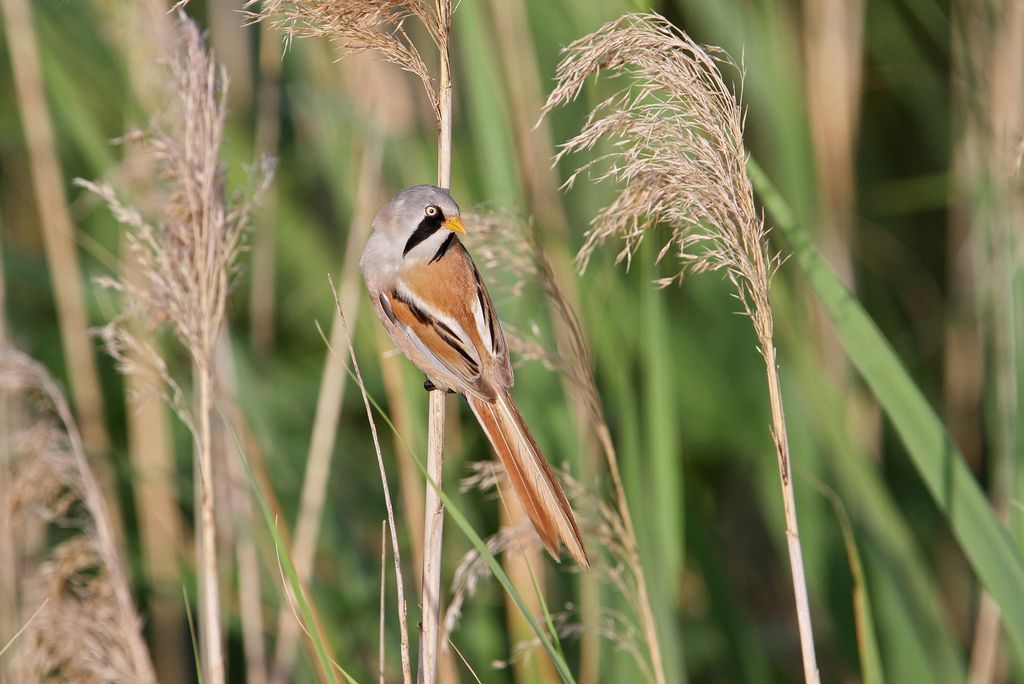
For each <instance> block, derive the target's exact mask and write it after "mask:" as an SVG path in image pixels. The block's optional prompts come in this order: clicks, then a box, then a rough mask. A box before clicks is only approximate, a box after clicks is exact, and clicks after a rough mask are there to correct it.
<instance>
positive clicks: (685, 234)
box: [543, 14, 819, 682]
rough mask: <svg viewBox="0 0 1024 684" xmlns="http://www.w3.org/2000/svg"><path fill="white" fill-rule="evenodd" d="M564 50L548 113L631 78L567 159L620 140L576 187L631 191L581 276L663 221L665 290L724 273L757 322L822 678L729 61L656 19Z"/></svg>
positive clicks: (806, 652) (604, 220)
mask: <svg viewBox="0 0 1024 684" xmlns="http://www.w3.org/2000/svg"><path fill="white" fill-rule="evenodd" d="M564 53H565V56H564V57H563V59H562V62H561V63H560V64H559V66H558V70H557V74H556V86H555V88H554V90H553V91H552V93H551V94H550V96H549V97H548V100H547V103H546V104H545V106H544V109H543V113H544V114H548V113H550V112H551V110H552V109H554V108H555V107H556V106H559V105H561V104H565V103H566V102H569V101H571V100H573V99H575V98H576V97H577V96H578V95H579V93H580V91H581V89H582V88H583V84H584V82H585V81H586V80H587V78H588V77H589V76H590V75H592V74H595V73H598V72H599V71H604V72H606V73H609V74H611V75H612V76H613V77H620V76H621V77H625V78H626V79H627V84H626V85H625V86H624V87H623V88H622V89H620V90H619V91H618V92H617V93H615V94H614V95H612V96H611V97H609V98H608V99H606V100H604V101H603V102H601V103H599V104H598V105H597V106H596V107H595V108H594V110H593V111H592V112H591V114H590V115H589V117H588V118H587V121H586V123H585V124H584V126H583V128H582V130H581V131H580V133H579V134H578V135H576V136H575V137H573V138H571V139H570V140H569V141H567V142H566V143H565V144H564V145H562V149H561V150H560V152H559V153H558V155H557V157H556V160H561V159H562V158H564V157H565V156H567V155H569V154H572V153H574V152H578V151H581V150H589V149H592V148H593V147H594V146H595V145H597V143H598V142H599V141H601V140H604V139H611V140H614V141H615V143H616V145H615V147H614V149H613V151H612V152H609V153H607V154H604V155H601V156H599V157H598V158H597V159H595V160H593V161H591V162H587V163H585V164H583V165H582V166H581V167H580V168H579V169H577V170H576V171H575V172H574V173H573V174H572V175H571V176H570V177H569V180H568V181H567V183H566V186H571V185H572V183H573V181H574V180H575V179H576V178H577V177H578V176H579V174H580V173H583V172H591V173H592V175H593V176H595V177H596V179H597V180H599V181H601V180H612V181H615V182H618V183H620V184H622V186H623V187H622V190H621V191H620V192H619V194H618V196H617V197H616V198H615V199H614V200H613V201H612V202H611V203H610V204H609V205H608V206H607V207H605V208H604V209H602V210H601V211H600V212H599V213H598V214H597V216H596V217H595V218H594V221H593V223H592V225H591V228H590V229H589V231H588V232H587V239H586V242H585V243H584V245H583V247H582V249H581V250H580V253H579V255H578V263H579V265H580V267H581V269H582V268H585V267H586V265H587V262H588V260H589V259H590V257H591V255H592V254H593V253H594V250H595V249H597V247H599V246H600V245H602V244H604V243H605V242H606V241H607V240H609V239H610V238H612V237H619V238H621V239H622V240H623V241H624V242H625V245H624V247H623V249H622V250H621V251H620V252H619V255H618V260H623V259H625V260H626V262H627V264H628V262H629V259H630V257H631V255H632V253H633V251H634V250H635V249H636V247H637V246H638V244H639V242H640V240H641V239H642V238H643V236H644V235H645V234H646V233H647V231H648V230H649V229H651V228H653V226H654V225H655V224H657V223H663V224H666V225H668V226H670V227H671V234H670V236H669V238H668V240H667V241H666V242H665V244H664V245H663V246H662V248H661V250H660V251H659V254H658V259H659V260H660V259H662V258H663V257H664V256H665V255H666V254H668V253H669V252H674V254H675V256H676V258H678V259H679V261H680V270H679V272H678V273H677V275H675V276H672V277H668V278H663V279H661V280H659V284H660V285H662V286H666V285H668V284H671V283H672V282H675V281H676V280H678V279H681V278H682V277H683V275H684V274H685V273H686V272H702V271H712V270H724V271H725V273H726V276H727V277H728V278H729V280H730V281H731V282H732V284H733V286H734V287H735V288H736V296H737V297H738V299H739V300H740V302H741V303H742V306H743V309H744V311H745V312H746V314H747V315H748V316H749V317H750V320H751V322H752V323H753V326H754V332H755V334H756V335H757V339H758V342H759V347H760V348H759V351H760V353H761V355H762V356H763V358H764V362H765V371H766V374H767V380H768V393H769V400H770V405H771V415H772V438H773V441H774V443H775V450H776V456H777V459H778V465H779V476H780V480H781V485H782V496H783V504H784V508H785V517H786V540H787V544H788V548H789V560H790V570H791V572H792V579H793V592H794V595H795V600H796V612H797V622H798V626H799V632H800V644H801V651H802V654H803V665H804V676H805V679H806V681H808V682H817V681H818V679H819V675H818V668H817V662H816V657H815V652H814V636H813V632H812V629H811V612H810V605H809V602H808V599H807V586H806V580H805V577H804V569H803V557H802V551H801V547H800V537H799V534H798V531H797V519H796V509H795V500H794V495H793V482H792V475H791V464H790V453H789V440H788V438H787V436H786V423H785V417H784V415H783V404H782V393H781V390H780V387H779V375H778V367H777V362H776V352H775V344H774V333H773V327H774V322H773V318H772V309H771V303H770V301H769V281H770V279H771V275H772V273H773V271H774V269H775V268H776V267H777V266H778V264H779V258H778V256H777V255H773V254H772V253H771V252H770V250H769V247H768V241H767V234H766V230H765V227H764V222H763V220H762V218H761V216H760V215H759V214H758V213H757V211H756V209H755V207H754V196H753V190H752V189H751V185H750V180H749V178H748V177H747V174H746V158H747V155H746V150H745V148H744V145H743V113H742V110H741V109H740V106H739V104H738V102H737V98H736V96H735V94H734V93H733V91H732V90H730V88H729V87H728V86H727V85H726V84H725V82H724V80H723V79H722V75H721V73H720V71H719V69H718V64H719V62H720V61H722V60H723V59H724V55H721V54H720V53H718V52H717V51H716V50H715V49H713V48H702V47H701V46H700V45H698V44H696V43H695V42H693V41H692V40H691V39H690V38H689V37H688V36H686V35H685V34H684V33H682V32H681V31H679V30H678V29H676V28H675V27H674V26H672V24H671V23H669V22H668V21H667V20H665V19H664V18H662V17H660V16H658V15H656V14H631V15H626V16H623V17H621V18H619V19H617V20H614V21H612V22H609V23H607V24H605V25H604V26H602V27H601V28H600V29H598V30H597V31H595V32H594V33H592V34H590V35H588V36H585V37H583V38H581V39H579V40H577V41H575V42H574V43H572V44H571V45H569V46H568V47H566V48H565V50H564ZM712 54H715V55H716V56H712ZM727 63H728V62H727Z"/></svg>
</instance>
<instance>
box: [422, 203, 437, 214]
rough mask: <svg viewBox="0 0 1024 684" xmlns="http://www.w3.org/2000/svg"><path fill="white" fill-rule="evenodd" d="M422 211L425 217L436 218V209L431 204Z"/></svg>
mask: <svg viewBox="0 0 1024 684" xmlns="http://www.w3.org/2000/svg"><path fill="white" fill-rule="evenodd" d="M424 211H425V212H426V214H427V216H437V207H435V206H434V205H433V204H431V205H430V206H429V207H427V208H426V209H424Z"/></svg>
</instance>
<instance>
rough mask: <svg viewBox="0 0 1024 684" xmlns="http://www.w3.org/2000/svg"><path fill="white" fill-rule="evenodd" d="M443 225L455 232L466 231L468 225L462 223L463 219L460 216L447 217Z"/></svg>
mask: <svg viewBox="0 0 1024 684" xmlns="http://www.w3.org/2000/svg"><path fill="white" fill-rule="evenodd" d="M441 225H442V226H444V227H445V228H447V229H448V230H450V231H452V232H453V233H465V232H466V226H464V225H462V219H461V218H460V217H458V216H452V217H451V218H447V219H445V220H444V223H442V224H441Z"/></svg>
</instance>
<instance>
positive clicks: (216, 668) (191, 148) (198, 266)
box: [77, 12, 272, 684]
mask: <svg viewBox="0 0 1024 684" xmlns="http://www.w3.org/2000/svg"><path fill="white" fill-rule="evenodd" d="M178 16H179V22H178V46H177V50H176V53H175V54H174V56H173V58H172V59H171V60H170V72H171V74H170V75H171V79H170V85H171V92H170V98H171V102H170V103H169V106H167V107H166V108H165V109H164V111H163V113H162V115H161V116H159V117H158V118H157V120H156V121H154V122H153V123H152V125H151V126H150V130H149V131H148V132H145V133H143V132H135V133H132V134H129V136H127V140H128V141H130V142H138V143H141V144H142V145H143V147H144V152H147V153H148V154H149V155H150V156H151V158H152V160H153V166H154V168H156V169H157V170H158V174H157V178H154V179H153V190H154V192H155V193H163V198H162V200H163V201H162V202H161V203H160V205H161V206H162V207H163V212H162V215H161V216H160V217H159V220H158V221H155V222H151V221H149V220H147V219H146V218H144V217H143V215H142V213H141V212H139V211H138V210H136V209H134V208H132V207H131V206H128V205H126V204H124V203H122V202H121V200H120V199H118V197H117V195H116V193H115V191H114V189H113V187H111V186H110V185H109V184H106V183H103V184H97V183H92V182H89V181H82V180H79V181H77V183H78V184H79V185H80V186H82V187H84V188H86V189H88V190H90V191H92V192H94V193H96V194H97V195H99V196H100V197H101V198H103V199H104V200H105V201H106V203H107V205H108V206H109V208H110V211H111V213H112V214H113V215H114V218H115V219H117V221H118V222H119V223H121V224H122V225H123V226H124V228H125V229H126V233H127V238H126V239H127V244H128V247H129V249H130V251H131V253H132V257H133V260H134V265H135V266H136V268H137V271H138V273H137V275H135V277H122V278H121V279H113V278H107V279H105V280H103V281H102V284H104V285H106V286H107V287H110V288H112V289H114V290H116V291H118V292H119V293H121V295H122V313H121V314H120V315H118V316H117V317H116V318H115V319H114V320H113V321H111V322H110V323H109V324H108V325H107V326H106V327H105V328H103V330H102V331H101V334H102V337H103V339H104V341H105V343H106V346H107V349H108V351H109V352H110V354H111V355H112V356H113V357H114V358H115V359H117V360H118V362H119V363H120V366H121V369H122V371H124V372H132V371H134V370H137V369H138V366H139V365H140V364H141V365H144V366H147V367H148V368H147V370H148V371H149V374H148V376H149V377H159V378H161V379H162V380H163V385H164V387H163V388H160V389H161V391H162V392H163V394H164V395H165V397H166V398H167V399H168V401H169V403H171V405H172V406H173V407H174V408H175V409H176V411H177V413H178V414H179V415H180V416H181V418H182V420H183V421H184V422H185V423H186V424H187V425H188V427H189V429H190V430H191V431H192V434H193V438H194V440H195V461H196V467H195V474H194V477H195V479H196V480H197V481H198V484H199V493H200V503H199V505H198V506H197V508H196V517H197V520H196V529H197V531H198V534H197V539H196V542H197V553H196V558H197V570H198V572H197V574H198V577H199V594H200V602H199V605H200V625H201V630H200V637H201V649H200V650H201V653H202V657H201V660H202V666H203V673H204V680H205V681H208V682H210V684H221V683H222V682H223V681H224V676H225V675H224V655H223V649H222V643H221V642H222V639H221V631H220V624H221V621H222V619H223V616H222V614H221V609H220V593H219V587H218V563H217V542H216V529H215V528H216V525H215V509H216V507H217V504H216V501H215V490H216V487H215V486H214V482H213V478H214V469H213V445H212V439H213V437H212V435H211V419H212V412H213V401H214V400H213V392H214V385H215V380H214V379H215V377H216V371H215V368H214V366H215V354H216V349H217V342H218V338H219V336H220V334H221V331H222V329H223V327H224V321H225V309H226V307H227V300H228V295H229V293H230V291H231V288H232V285H233V281H234V279H235V277H236V276H237V273H238V264H237V261H238V256H239V254H240V252H241V250H242V246H243V240H244V237H245V231H246V227H247V225H248V221H249V214H250V213H251V211H252V209H253V208H254V205H255V202H256V200H257V199H258V198H259V196H260V195H261V194H262V193H263V192H264V191H265V190H266V188H267V186H268V185H269V183H270V180H271V177H272V173H271V170H272V167H271V165H270V164H269V163H268V162H266V161H264V162H262V164H261V166H262V168H260V169H259V171H257V172H256V173H254V174H252V181H251V187H250V188H248V190H247V191H246V192H243V193H240V194H238V195H235V196H234V197H231V198H229V197H228V196H227V192H226V189H225V181H224V176H225V172H224V168H223V166H222V165H221V163H220V158H219V156H220V146H221V143H222V141H223V135H224V118H225V115H226V94H227V74H226V72H225V70H224V69H223V67H219V66H218V65H217V63H216V61H215V60H214V58H213V56H212V55H211V54H210V53H208V52H207V50H206V47H205V44H204V41H203V37H202V36H201V35H200V32H199V29H198V28H197V27H196V25H195V24H194V23H193V22H192V21H191V20H189V19H188V18H187V17H186V16H185V15H184V13H181V12H179V13H178ZM163 326H167V327H169V328H170V329H171V330H172V331H173V333H174V335H175V337H177V339H178V341H179V342H180V343H181V345H182V346H183V347H184V348H185V349H186V350H187V351H188V353H189V355H190V356H191V358H192V362H193V365H194V369H195V371H194V377H195V380H194V382H195V385H196V389H197V392H196V394H197V400H196V402H195V406H194V407H192V406H190V405H189V403H188V401H187V398H186V395H185V393H184V392H183V391H182V389H181V386H180V383H179V382H178V381H176V380H175V379H174V377H173V376H172V374H171V373H170V371H169V370H168V367H167V364H166V363H165V361H164V359H163V358H162V357H161V355H160V354H159V353H158V351H157V350H156V349H155V347H154V346H153V345H152V343H151V342H150V340H151V339H152V337H151V336H150V335H149V334H146V335H136V334H135V331H136V330H140V329H141V330H144V331H145V332H146V333H151V332H153V331H155V330H156V329H157V328H160V327H163Z"/></svg>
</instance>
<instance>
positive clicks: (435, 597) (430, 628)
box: [247, 0, 452, 684]
mask: <svg viewBox="0 0 1024 684" xmlns="http://www.w3.org/2000/svg"><path fill="white" fill-rule="evenodd" d="M254 4H255V0H254V1H253V2H250V3H248V5H247V6H248V7H251V6H253V5H254ZM252 16H253V17H254V18H255V19H257V20H261V19H262V20H269V21H271V22H273V24H274V25H275V26H277V27H279V28H280V29H281V30H282V31H283V32H284V33H285V35H286V36H288V37H289V38H291V37H294V36H299V37H307V38H317V37H323V38H327V39H329V40H331V41H333V42H335V43H336V44H338V46H339V47H340V48H341V50H342V51H343V52H344V53H346V54H350V53H356V52H363V51H365V50H374V51H375V52H377V54H379V55H380V56H381V57H382V58H383V59H384V60H386V61H388V62H391V63H392V64H395V65H396V66H398V67H400V68H402V69H404V70H405V71H408V72H410V73H412V74H415V75H416V77H417V78H418V79H419V80H420V83H421V84H422V85H423V89H424V91H425V92H426V95H427V99H428V100H429V101H430V104H431V107H432V109H433V111H434V117H435V120H436V123H437V129H438V144H437V178H438V180H437V182H438V185H440V186H441V187H444V188H447V187H449V186H450V185H451V151H452V99H451V97H452V81H451V61H450V58H449V44H450V40H451V25H452V2H451V0H434V2H433V3H430V2H426V0H352V1H351V2H343V3H339V2H332V1H331V0H268V1H267V2H265V3H263V4H262V5H261V7H260V9H259V11H258V12H256V13H254V14H253V15H252ZM410 17H415V18H416V19H417V20H418V21H419V22H420V23H421V24H422V25H423V27H424V28H425V29H426V31H427V34H428V35H429V36H430V38H431V40H432V41H433V43H434V45H435V46H436V47H437V51H438V54H439V57H440V69H439V73H438V77H437V80H436V82H435V80H434V79H433V78H432V77H431V75H430V72H429V70H428V69H427V66H426V62H425V61H424V59H423V57H422V55H421V54H420V52H419V50H418V49H417V47H416V45H415V43H414V42H413V40H412V38H411V37H410V35H409V33H408V32H407V31H406V29H405V21H406V19H408V18H410ZM444 408H445V396H444V393H443V392H431V393H430V407H429V416H428V421H427V425H428V428H427V475H428V477H429V479H430V480H432V481H433V482H432V483H431V482H429V481H428V482H427V485H426V495H425V497H424V499H425V511H424V523H425V524H424V540H423V546H424V555H423V582H422V597H421V605H422V606H423V621H422V622H423V635H422V637H421V639H420V659H419V672H418V680H419V681H420V682H426V683H427V684H430V683H431V682H433V681H435V679H436V676H437V650H438V635H439V629H438V624H439V620H440V614H441V597H440V589H441V544H442V532H443V525H444V509H443V507H442V505H441V498H440V496H438V492H437V490H436V489H435V486H436V487H440V486H441V482H442V479H443V478H442V475H443V452H444V422H445V421H444ZM403 657H404V654H403Z"/></svg>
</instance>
